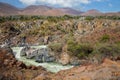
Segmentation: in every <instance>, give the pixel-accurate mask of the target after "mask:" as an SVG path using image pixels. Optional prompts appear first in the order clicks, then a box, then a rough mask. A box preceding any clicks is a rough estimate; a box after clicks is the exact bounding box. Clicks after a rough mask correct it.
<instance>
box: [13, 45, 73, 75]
mask: <svg viewBox="0 0 120 80" xmlns="http://www.w3.org/2000/svg"><path fill="white" fill-rule="evenodd" d="M31 47H32V48H39V49H40V48H46V47H47V46H46V45H41V46H31ZM22 48H23V47H13V48H12V50H13V52H15V53H16V56H15V57H16V59H17V60H19V61H22V62H24V63H25V64H26V65H34V66H42V67H44V68H46V70H48V71H51V72H55V73H56V72H58V71H60V70H65V69H70V68H72V67H73V66H71V65H66V66H63V65H61V64H58V63H37V62H35V60H32V59H26V58H25V57H21V56H20V51H21V50H22Z"/></svg>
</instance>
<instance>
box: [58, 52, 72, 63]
mask: <svg viewBox="0 0 120 80" xmlns="http://www.w3.org/2000/svg"><path fill="white" fill-rule="evenodd" d="M59 62H60V63H61V64H63V65H67V64H69V62H70V56H69V55H68V54H67V53H66V52H63V53H62V54H61V56H60V61H59Z"/></svg>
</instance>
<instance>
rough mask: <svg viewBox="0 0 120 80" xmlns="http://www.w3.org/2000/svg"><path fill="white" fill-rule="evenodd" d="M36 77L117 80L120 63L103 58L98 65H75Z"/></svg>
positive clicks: (67, 79) (66, 79)
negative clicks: (55, 72)
mask: <svg viewBox="0 0 120 80" xmlns="http://www.w3.org/2000/svg"><path fill="white" fill-rule="evenodd" d="M42 78H43V77H42V76H38V77H36V78H35V79H34V80H40V79H41V80H44V79H46V78H48V79H50V80H119V79H120V63H117V62H115V61H111V60H109V59H104V61H103V63H102V64H100V65H86V66H83V65H81V66H77V67H74V68H72V69H69V70H64V71H60V72H58V73H57V74H53V75H46V76H44V79H42Z"/></svg>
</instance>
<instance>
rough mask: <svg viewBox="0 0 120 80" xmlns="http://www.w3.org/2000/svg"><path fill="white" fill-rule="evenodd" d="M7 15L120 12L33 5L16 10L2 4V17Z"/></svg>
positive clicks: (84, 14) (100, 14) (85, 14)
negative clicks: (85, 10)
mask: <svg viewBox="0 0 120 80" xmlns="http://www.w3.org/2000/svg"><path fill="white" fill-rule="evenodd" d="M6 15H45V16H61V15H82V16H112V15H117V16H120V12H114V13H102V12H100V11H98V10H96V9H92V10H88V11H87V12H82V11H78V10H75V9H72V8H54V7H49V6H45V5H31V6H28V7H26V8H24V9H19V8H16V7H14V6H12V5H10V4H8V3H2V2H0V16H6Z"/></svg>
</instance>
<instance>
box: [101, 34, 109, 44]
mask: <svg viewBox="0 0 120 80" xmlns="http://www.w3.org/2000/svg"><path fill="white" fill-rule="evenodd" d="M109 40H110V36H109V35H107V34H104V35H103V36H102V37H101V39H100V41H101V42H107V41H109Z"/></svg>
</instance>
